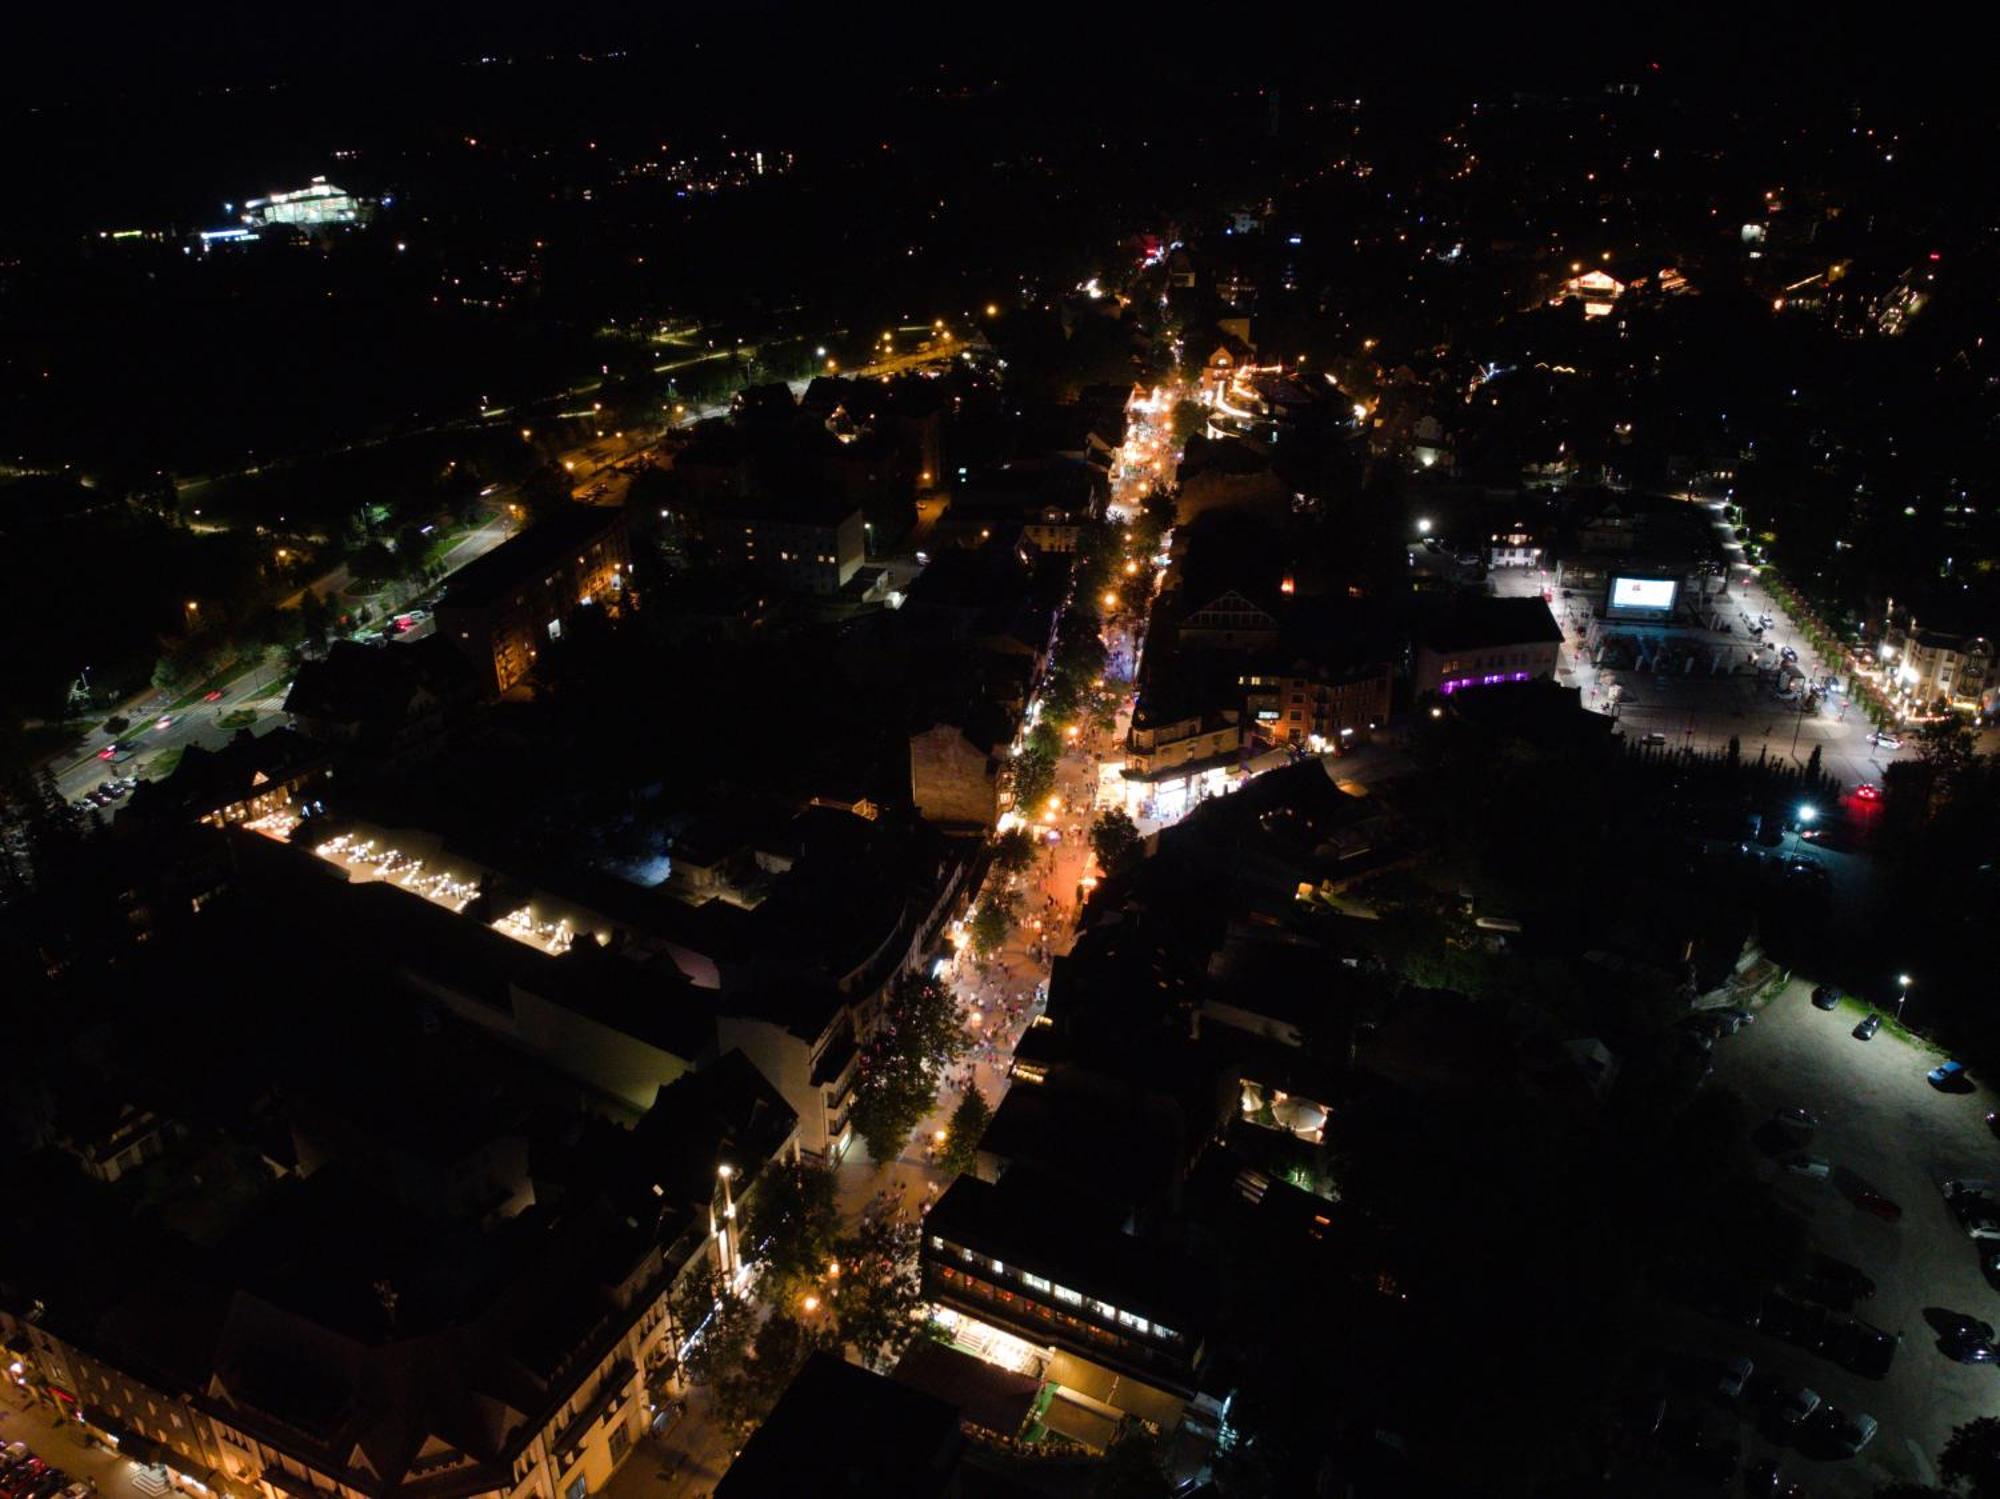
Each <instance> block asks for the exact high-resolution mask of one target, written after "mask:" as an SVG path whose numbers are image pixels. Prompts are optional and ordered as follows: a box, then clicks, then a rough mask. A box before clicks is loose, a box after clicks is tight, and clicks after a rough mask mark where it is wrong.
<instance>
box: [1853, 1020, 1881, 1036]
mask: <svg viewBox="0 0 2000 1499" xmlns="http://www.w3.org/2000/svg"><path fill="white" fill-rule="evenodd" d="M1880 1029H1882V1017H1881V1016H1880V1015H1875V1014H1870V1015H1868V1016H1867V1017H1866V1018H1864V1019H1863V1020H1862V1022H1861V1023H1860V1024H1859V1025H1857V1026H1855V1027H1854V1039H1855V1040H1857V1041H1873V1040H1874V1039H1875V1033H1876V1032H1877V1031H1879V1030H1880Z"/></svg>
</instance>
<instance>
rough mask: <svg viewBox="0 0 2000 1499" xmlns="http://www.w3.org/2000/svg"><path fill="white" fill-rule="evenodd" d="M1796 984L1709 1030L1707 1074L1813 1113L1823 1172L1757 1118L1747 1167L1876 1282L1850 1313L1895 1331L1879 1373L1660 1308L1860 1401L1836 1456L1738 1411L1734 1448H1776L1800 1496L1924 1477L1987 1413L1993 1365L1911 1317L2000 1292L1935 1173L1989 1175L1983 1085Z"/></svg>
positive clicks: (1727, 1347)
mask: <svg viewBox="0 0 2000 1499" xmlns="http://www.w3.org/2000/svg"><path fill="white" fill-rule="evenodd" d="M1811 988H1812V986H1811V984H1810V983H1809V982H1807V981H1805V980H1803V979H1795V980H1794V981H1793V982H1791V983H1790V984H1788V985H1787V986H1786V987H1785V988H1784V989H1783V990H1782V991H1780V992H1779V993H1778V994H1777V995H1776V996H1774V997H1773V998H1772V999H1770V1000H1769V1001H1768V1002H1767V1003H1765V1004H1764V1005H1763V1006H1762V1008H1761V1009H1760V1010H1759V1012H1758V1019H1757V1021H1756V1023H1755V1024H1753V1025H1750V1026H1747V1027H1745V1028H1744V1029H1743V1030H1742V1031H1740V1032H1739V1033H1737V1034H1736V1035H1734V1036H1730V1037H1727V1038H1725V1039H1723V1040H1721V1041H1720V1042H1718V1043H1717V1045H1716V1048H1715V1054H1714V1060H1715V1064H1716V1077H1715V1083H1716V1084H1717V1085H1720V1086H1723V1087H1727V1088H1730V1089H1733V1090H1734V1091H1735V1092H1736V1093H1738V1094H1739V1095H1740V1096H1741V1097H1742V1098H1743V1100H1744V1102H1745V1105H1746V1107H1747V1109H1748V1111H1749V1114H1750V1117H1751V1118H1752V1119H1753V1120H1755V1121H1759V1122H1762V1121H1767V1120H1768V1119H1769V1118H1770V1116H1771V1114H1772V1112H1773V1111H1774V1110H1777V1109H1781V1108H1790V1107H1804V1108H1806V1109H1809V1110H1811V1111H1812V1112H1813V1113H1814V1114H1816V1115H1817V1116H1818V1117H1819V1120H1820V1123H1819V1126H1818V1128H1817V1130H1816V1131H1814V1133H1813V1135H1812V1137H1811V1139H1810V1140H1809V1141H1806V1142H1804V1149H1805V1150H1806V1151H1808V1152H1809V1153H1810V1154H1812V1155H1814V1156H1819V1157H1823V1158H1824V1159H1826V1160H1827V1161H1828V1162H1830V1163H1831V1165H1832V1168H1833V1169H1832V1173H1831V1175H1830V1176H1829V1177H1828V1178H1827V1179H1825V1180H1817V1179H1814V1178H1812V1177H1808V1176H1805V1175H1800V1174H1797V1173H1795V1172H1792V1171H1788V1170H1786V1169H1785V1167H1784V1165H1783V1164H1782V1157H1783V1156H1784V1154H1785V1153H1786V1151H1787V1149H1789V1148H1796V1146H1797V1142H1790V1143H1787V1142H1784V1141H1781V1140H1780V1139H1778V1138H1777V1137H1776V1132H1775V1131H1771V1130H1769V1129H1764V1130H1761V1131H1760V1132H1759V1134H1758V1136H1757V1143H1758V1147H1759V1165H1758V1170H1759V1172H1760V1174H1762V1175H1763V1176H1765V1177H1766V1178H1767V1179H1768V1180H1769V1183H1770V1186H1771V1190H1772V1191H1773V1192H1776V1193H1778V1194H1780V1195H1781V1197H1782V1198H1783V1199H1784V1201H1785V1202H1786V1203H1787V1204H1788V1205H1789V1206H1791V1207H1792V1208H1793V1209H1795V1210H1796V1211H1797V1212H1798V1213H1799V1214H1800V1215H1801V1216H1802V1217H1803V1218H1804V1219H1805V1220H1806V1221H1807V1223H1808V1224H1809V1236H1810V1242H1811V1244H1812V1247H1813V1248H1814V1249H1815V1250H1818V1251H1821V1252H1823V1253H1825V1254H1829V1255H1833V1256H1835V1257H1837V1258H1839V1259H1841V1260H1845V1261H1847V1262H1848V1263H1850V1264H1852V1265H1854V1266H1857V1267H1859V1268H1860V1269H1861V1270H1862V1271H1864V1272H1866V1274H1868V1275H1869V1276H1871V1277H1873V1279H1874V1281H1875V1283H1876V1286H1877V1290H1876V1292H1875V1294H1874V1295H1873V1296H1872V1297H1871V1298H1869V1299H1866V1300H1863V1301H1861V1302H1859V1303H1858V1304H1857V1305H1856V1306H1855V1307H1854V1315H1855V1316H1856V1317H1858V1318H1859V1319H1861V1320H1862V1321H1864V1322H1868V1323H1871V1324H1873V1325H1874V1326H1876V1327H1879V1328H1881V1329H1882V1330H1884V1331H1885V1332H1888V1333H1890V1334H1892V1335H1899V1336H1900V1339H1901V1342H1900V1346H1898V1348H1897V1349H1896V1351H1895V1357H1894V1362H1893V1364H1892V1366H1891V1367H1890V1369H1889V1372H1888V1374H1887V1377H1886V1378H1884V1379H1880V1380H1873V1379H1868V1378H1865V1377H1863V1376H1862V1375H1859V1374H1856V1373H1853V1372H1851V1371H1850V1370H1848V1369H1845V1368H1842V1367H1840V1366H1839V1365H1836V1364H1834V1363H1832V1362H1830V1361H1829V1360H1828V1359H1826V1358H1823V1357H1821V1356H1818V1355H1816V1354H1813V1353H1810V1352H1807V1351H1805V1350H1804V1349H1801V1348H1797V1347H1793V1346H1790V1345H1788V1344H1785V1343H1781V1342H1779V1341H1778V1340H1777V1339H1775V1338H1773V1337H1771V1336H1769V1335H1768V1334H1767V1333H1765V1332H1762V1331H1757V1330H1752V1329H1750V1328H1747V1327H1741V1326H1731V1325H1729V1324H1728V1323H1726V1322H1723V1321H1721V1320H1718V1319H1716V1318H1713V1317H1705V1316H1703V1315H1701V1314H1699V1313H1694V1312H1687V1313H1686V1315H1685V1316H1684V1317H1683V1316H1681V1315H1679V1314H1676V1315H1675V1318H1674V1322H1675V1326H1676V1334H1677V1335H1670V1337H1672V1340H1674V1341H1680V1342H1682V1343H1683V1344H1684V1346H1685V1348H1686V1350H1687V1351H1690V1352H1699V1353H1704V1354H1706V1355H1709V1356H1712V1357H1716V1358H1727V1357H1731V1356H1734V1355H1738V1354H1742V1355H1747V1356H1749V1357H1750V1358H1751V1359H1752V1360H1754V1361H1755V1363H1756V1365H1757V1367H1758V1370H1759V1371H1760V1373H1761V1372H1777V1373H1780V1374H1782V1375H1783V1376H1784V1377H1785V1378H1786V1379H1787V1380H1788V1381H1789V1382H1791V1383H1794V1384H1803V1385H1807V1386H1810V1387H1811V1388H1812V1389H1814V1390H1816V1391H1818V1393H1819V1394H1820V1395H1821V1396H1822V1397H1824V1398H1825V1399H1826V1400H1828V1401H1830V1402H1832V1403H1833V1404H1834V1405H1836V1406H1838V1407H1839V1408H1840V1409H1841V1410H1843V1411H1846V1412H1850V1413H1851V1412H1866V1413H1868V1414H1870V1415H1873V1416H1874V1417H1875V1418H1876V1419H1877V1420H1878V1421H1880V1423H1881V1430H1880V1432H1879V1434H1878V1435H1877V1437H1876V1439H1875V1440H1874V1442H1873V1443H1871V1444H1870V1446H1869V1447H1868V1449H1867V1450H1866V1451H1864V1452H1863V1453H1862V1454H1861V1456H1860V1457H1858V1458H1854V1459H1846V1460H1827V1459H1816V1458H1813V1457H1809V1456H1806V1455H1804V1454H1802V1453H1800V1452H1797V1451H1789V1452H1788V1451H1785V1450H1783V1449H1781V1448H1778V1447H1775V1446H1773V1445H1772V1444H1771V1443H1770V1442H1769V1441H1767V1440H1765V1439H1764V1438H1763V1437H1762V1436H1761V1435H1759V1434H1758V1433H1757V1432H1756V1431H1755V1430H1754V1429H1753V1425H1754V1423H1751V1422H1748V1421H1746V1422H1745V1423H1744V1427H1743V1431H1742V1441H1743V1452H1744V1458H1745V1460H1746V1461H1750V1460H1754V1459H1758V1458H1763V1457H1769V1456H1776V1457H1779V1458H1780V1459H1781V1461H1782V1462H1783V1463H1784V1466H1785V1469H1786V1472H1787V1474H1788V1476H1789V1477H1790V1478H1791V1479H1792V1480H1793V1481H1797V1482H1802V1483H1804V1484H1805V1485H1806V1487H1807V1488H1808V1490H1809V1491H1810V1492H1811V1493H1812V1494H1813V1495H1815V1496H1821V1495H1854V1496H1861V1495H1867V1494H1871V1493H1872V1492H1873V1491H1874V1489H1875V1487H1876V1486H1877V1485H1878V1484H1880V1483H1883V1482H1886V1481H1889V1480H1891V1479H1895V1480H1902V1481H1919V1482H1925V1483H1929V1482H1932V1481H1934V1479H1935V1473H1934V1471H1933V1468H1932V1461H1933V1459H1934V1458H1935V1455H1936V1454H1937V1452H1938V1451H1939V1450H1940V1449H1941V1448H1942V1447H1943V1445H1944V1443H1945V1441H1946V1439H1947V1438H1948V1437H1949V1436H1950V1434H1951V1431H1952V1428H1953V1427H1955V1426H1957V1425H1959V1424H1960V1423H1962V1422H1965V1421H1969V1420H1972V1419H1973V1418H1974V1417H1977V1416H1983V1415H1993V1414H2000V1369H1996V1367H1994V1366H1993V1365H1990V1364H1961V1363H1956V1362H1954V1361H1953V1360H1951V1359H1950V1358H1948V1357H1947V1356H1946V1355H1945V1354H1944V1353H1943V1352H1941V1351H1940V1349H1939V1347H1938V1334H1937V1332H1936V1330H1935V1329H1934V1327H1933V1326H1932V1325H1931V1324H1930V1322H1929V1321H1927V1317H1926V1314H1927V1313H1929V1314H1930V1315H1931V1317H1933V1318H1935V1317H1936V1316H1937V1315H1938V1314H1939V1313H1940V1312H1946V1311H1948V1312H1956V1313H1962V1314H1966V1315H1969V1316H1972V1317H1977V1318H1981V1319H1983V1320H1985V1321H1988V1322H1992V1321H1995V1320H1996V1317H2000V1292H1996V1290H1995V1289H1994V1288H1993V1287H1992V1286H1989V1284H1988V1283H1987V1280H1986V1278H1985V1276H1984V1274H1983V1272H1982V1270H1981V1268H1980V1251H1981V1250H1982V1249H1985V1248H1987V1247H1989V1246H1988V1245H1987V1244H1986V1243H1985V1241H1978V1242H1975V1241H1974V1240H1971V1239H1969V1238H1967V1237H1966V1235H1965V1233H1964V1231H1963V1230H1962V1229H1961V1228H1960V1227H1959V1225H1958V1223H1957V1221H1956V1219H1955V1218H1954V1217H1953V1216H1952V1214H1951V1212H1950V1210H1949V1208H1948V1206H1947V1205H1946V1203H1945V1201H1944V1199H1943V1196H1942V1193H1941V1191H1940V1185H1939V1184H1940V1183H1941V1182H1942V1181H1944V1180H1945V1179H1947V1178H1949V1177H1954V1176H1970V1177H1982V1176H1987V1175H1989V1174H2000V1173H1996V1171H1995V1168H1996V1166H2000V1142H1996V1141H1995V1139H1994V1137H1993V1135H1992V1134H1991V1132H1990V1131H1989V1129H1988V1127H1987V1124H1986V1114H1987V1112H1988V1111H1989V1110H1990V1109H1992V1108H1993V1107H1994V1106H1995V1105H1994V1103H1993V1101H1992V1096H1991V1095H1990V1094H1989V1093H1988V1092H1987V1091H1986V1089H1985V1088H1983V1087H1978V1088H1975V1089H1973V1090H1972V1091H1970V1092H1963V1093H1944V1092H1940V1091H1938V1090H1937V1089H1935V1088H1933V1087H1931V1086H1930V1085H1929V1084H1928V1083H1927V1082H1926V1081H1925V1074H1926V1072H1927V1071H1928V1070H1929V1069H1930V1068H1931V1067H1933V1066H1935V1065H1936V1064H1937V1062H1939V1061H1940V1060H1942V1058H1941V1057H1940V1056H1939V1055H1938V1054H1936V1053H1934V1052H1932V1051H1930V1050H1929V1049H1928V1048H1926V1047H1925V1046H1923V1045H1922V1043H1920V1042H1916V1041H1914V1040H1911V1039H1908V1038H1905V1037H1904V1036H1902V1035H1901V1034H1900V1033H1899V1032H1897V1031H1896V1030H1895V1028H1894V1027H1892V1026H1887V1025H1885V1026H1884V1027H1883V1028H1882V1030H1881V1031H1880V1033H1879V1034H1877V1035H1876V1036H1875V1038H1874V1039H1873V1040H1871V1041H1867V1042H1863V1041H1858V1040H1856V1039H1854V1037H1853V1035H1852V1032H1853V1029H1854V1026H1855V1024H1856V1022H1857V1021H1858V1020H1859V1019H1861V1018H1862V1016H1863V1015H1865V1014H1866V1013H1867V1010H1866V1009H1865V1008H1864V1007H1861V1006H1859V1005H1857V1004H1856V1003H1854V1002H1853V1001H1851V1000H1849V1001H1847V1002H1846V1003H1844V1004H1843V1005H1842V1006H1841V1008H1839V1009H1836V1010H1833V1011H1830V1012H1829V1011H1823V1010H1819V1009H1816V1008H1814V1007H1813V1005H1812V1003H1811V998H1810V996H1811ZM1892 1008H1893V1004H1892V1003H1891V1004H1890V1005H1887V1006H1885V1009H1892ZM1863 1192H1874V1193H1878V1194H1880V1195H1881V1196H1884V1197H1887V1198H1889V1199H1890V1200H1891V1201H1893V1202H1895V1203H1896V1204H1898V1205H1899V1206H1900V1207H1901V1209H1902V1215H1901V1218H1900V1220H1899V1221H1897V1222H1893V1223H1891V1222H1886V1221H1884V1220H1883V1219H1882V1218H1880V1217H1877V1216H1875V1215H1873V1214H1871V1213H1870V1212H1868V1211H1865V1210H1864V1209H1863V1208H1861V1207H1860V1206H1857V1203H1856V1199H1857V1196H1858V1195H1859V1194H1860V1193H1863ZM1990 1247H1992V1248H1994V1249H2000V1243H1995V1244H1993V1245H1991V1246H1990Z"/></svg>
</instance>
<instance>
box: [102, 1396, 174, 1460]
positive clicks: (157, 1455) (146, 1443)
mask: <svg viewBox="0 0 2000 1499" xmlns="http://www.w3.org/2000/svg"><path fill="white" fill-rule="evenodd" d="M81 1414H82V1417H83V1422H84V1424H85V1425H86V1426H94V1427H96V1428H97V1429H98V1430H99V1431H101V1432H103V1433H104V1434H105V1435H106V1436H107V1437H109V1438H110V1439H111V1440H112V1442H113V1443H114V1444H115V1445H116V1446H117V1448H118V1453H119V1456H121V1457H129V1458H131V1459H132V1461H133V1462H135V1463H143V1464H145V1465H146V1466H147V1467H149V1468H152V1467H158V1466H159V1465H160V1464H162V1463H164V1462H165V1461H166V1460H167V1456H168V1454H167V1449H166V1448H165V1447H162V1446H161V1445H160V1444H159V1443H158V1442H156V1441H154V1440H153V1439H152V1438H151V1437H149V1436H146V1435H145V1434H144V1433H142V1432H137V1431H134V1430H132V1428H131V1427H129V1426H126V1425H124V1424H123V1423H122V1422H118V1421H114V1420H112V1419H111V1417H109V1416H107V1415H105V1414H104V1413H103V1412H102V1411H99V1410H91V1409H85V1410H83V1411H82V1412H81Z"/></svg>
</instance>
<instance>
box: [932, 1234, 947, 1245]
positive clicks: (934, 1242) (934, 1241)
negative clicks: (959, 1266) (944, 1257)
mask: <svg viewBox="0 0 2000 1499" xmlns="http://www.w3.org/2000/svg"><path fill="white" fill-rule="evenodd" d="M931 1248H933V1249H942V1248H944V1240H943V1239H940V1238H939V1237H938V1236H937V1235H936V1234H932V1235H931Z"/></svg>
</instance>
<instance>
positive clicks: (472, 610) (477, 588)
mask: <svg viewBox="0 0 2000 1499" xmlns="http://www.w3.org/2000/svg"><path fill="white" fill-rule="evenodd" d="M631 568H632V553H631V546H630V543H629V540H628V538H627V534H626V525H625V514H624V512H623V511H621V510H611V509H606V508H602V507H599V506H594V505H572V506H570V507H568V508H566V509H563V510H558V511H557V512H555V513H554V514H553V515H551V516H549V517H548V518H547V519H545V520H542V521H539V522H537V523H536V524H535V525H533V526H531V527H530V528H529V529H528V530H526V531H524V532H522V533H521V534H520V535H519V536H516V537H514V538H513V539H512V540H511V541H508V542H505V543H503V544H502V545H500V546H497V547H495V548H494V549H493V550H492V551H490V552H488V553H487V554H486V555H485V556H484V557H481V558H480V559H479V560H478V561H477V562H474V563H473V564H472V565H471V566H470V567H467V568H465V569H464V570H463V571H461V572H459V573H458V574H457V575H456V576H455V577H454V578H453V579H452V581H451V586H450V588H449V589H448V590H447V592H446V593H445V596H444V598H443V600H442V601H441V602H440V603H439V604H438V607H437V629H438V633H439V634H440V635H442V636H443V637H444V638H445V639H447V640H449V641H451V642H452V644H454V645H456V646H457V647H458V648H459V650H460V651H462V652H463V653H464V654H465V656H466V657H467V658H468V659H469V660H470V661H471V662H472V665H473V667H474V669H475V670H476V671H477V672H478V673H479V674H480V676H481V678H482V680H483V681H484V682H485V685H486V688H487V690H488V691H489V692H496V693H497V692H505V691H506V690H507V689H508V688H509V687H512V686H513V685H514V684H515V683H516V682H518V681H520V680H521V679H522V678H523V677H525V676H527V675H528V673H529V672H531V671H533V670H534V667H535V659H536V657H537V655H538V654H539V653H540V651H541V649H542V648H543V647H544V646H546V645H549V644H551V643H552V642H554V641H558V640H560V639H562V635H563V631H564V630H565V629H566V628H568V626H569V624H570V622H571V621H572V620H573V619H574V618H575V616H576V613H577V611H578V610H580V609H588V608H592V607H595V606H603V605H607V604H615V603H616V601H617V600H618V599H619V598H620V596H621V595H622V594H623V592H624V588H625V583H626V579H627V577H628V576H629V575H630V573H631Z"/></svg>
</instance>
